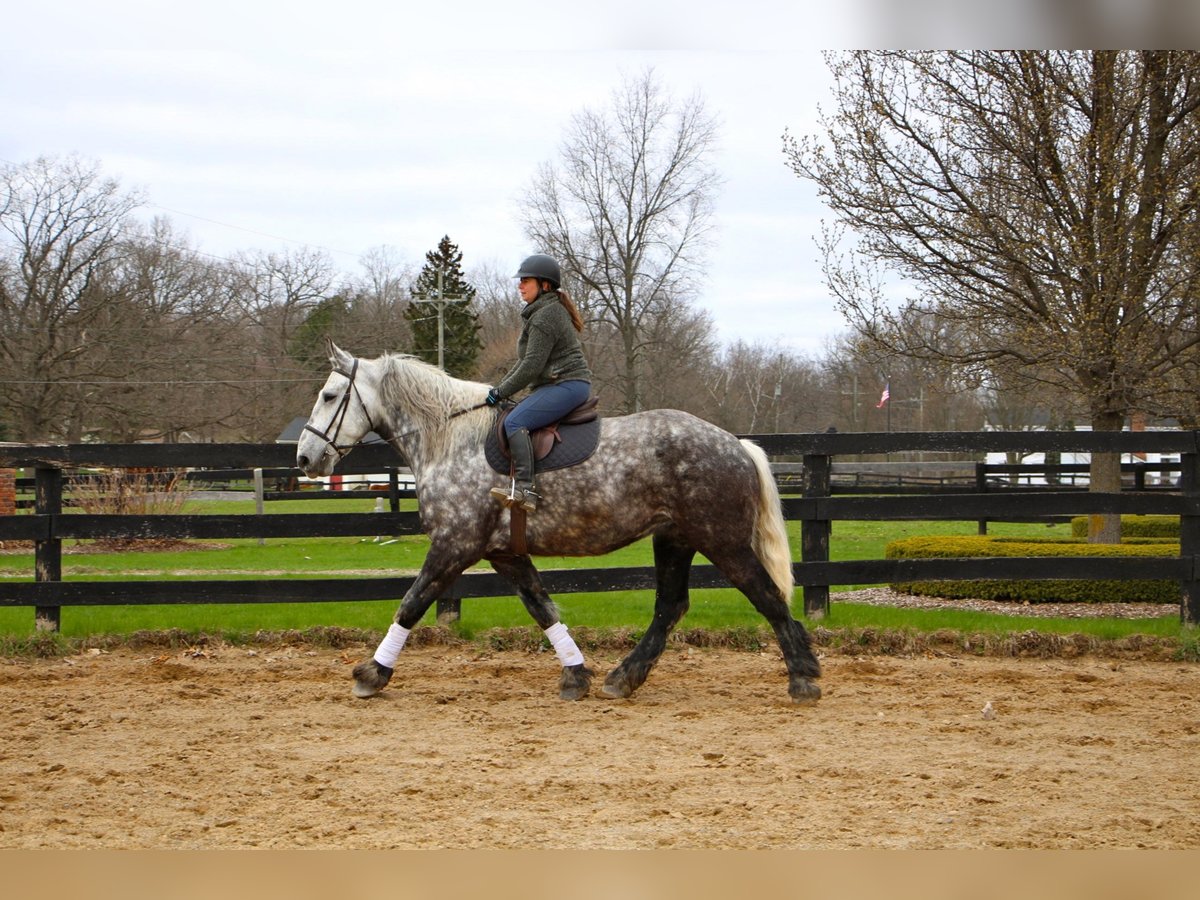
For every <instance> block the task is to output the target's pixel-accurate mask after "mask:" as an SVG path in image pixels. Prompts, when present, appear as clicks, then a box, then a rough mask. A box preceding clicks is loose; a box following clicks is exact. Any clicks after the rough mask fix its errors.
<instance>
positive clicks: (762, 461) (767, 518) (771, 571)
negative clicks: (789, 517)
mask: <svg viewBox="0 0 1200 900" xmlns="http://www.w3.org/2000/svg"><path fill="white" fill-rule="evenodd" d="M742 448H743V449H744V450H745V451H746V455H747V456H749V457H750V459H751V460H753V462H754V468H755V469H756V470H757V471H758V510H757V513H758V514H757V515H756V516H755V517H754V542H753V547H754V554H755V555H756V556H757V557H758V560H759V562H761V563H762V564H763V567H764V568H765V569H766V570H767V574H768V575H770V576H771V580H772V581H774V582H775V585H776V587H778V588H779V593H780V594H782V595H783V600H784V602H785V603H788V604H791V602H792V592H793V591H794V590H795V588H796V579H795V577H794V576H793V575H792V550H791V548H790V547H789V546H788V536H787V527H786V526H785V525H784V521H783V510H782V509H781V508H780V505H779V490H778V489H777V488H776V487H775V477H774V476H773V475H772V474H771V463H770V461H769V460H768V459H767V454H766V453H764V452H763V449H762V447H760V446H758V444H755V443H753V442H752V441H742Z"/></svg>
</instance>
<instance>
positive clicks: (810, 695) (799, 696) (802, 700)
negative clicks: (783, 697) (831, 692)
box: [788, 678, 821, 706]
mask: <svg viewBox="0 0 1200 900" xmlns="http://www.w3.org/2000/svg"><path fill="white" fill-rule="evenodd" d="M788 694H789V695H791V698H792V702H793V703H795V704H796V705H797V706H803V705H805V704H808V703H816V702H817V701H818V700H820V699H821V688H820V687H818V686H817V683H816V682H814V681H810V680H809V679H807V678H797V679H796V680H795V681H793V682H792V683H791V684H790V685H789V686H788Z"/></svg>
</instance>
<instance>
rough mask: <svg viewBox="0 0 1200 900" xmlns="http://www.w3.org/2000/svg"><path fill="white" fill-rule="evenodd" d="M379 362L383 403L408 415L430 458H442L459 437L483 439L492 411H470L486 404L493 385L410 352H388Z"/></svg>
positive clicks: (410, 425) (411, 425)
mask: <svg viewBox="0 0 1200 900" xmlns="http://www.w3.org/2000/svg"><path fill="white" fill-rule="evenodd" d="M377 362H378V364H379V367H380V377H379V393H380V397H381V399H382V400H383V402H384V404H385V405H386V406H387V408H388V409H393V410H401V411H402V412H403V414H404V416H405V417H407V418H408V419H409V420H410V423H409V427H411V428H416V429H418V430H419V431H420V432H421V434H422V442H423V444H424V446H425V447H426V449H427V450H429V451H430V453H432V454H433V455H435V456H439V455H441V454H442V453H443V452H445V451H446V449H447V448H448V447H449V446H450V444H451V443H454V441H452V440H451V438H452V437H455V436H458V437H461V438H466V439H470V438H475V437H478V439H479V440H480V441H482V440H483V437H484V436H485V435H486V433H487V429H488V423H489V422H490V421H491V417H490V416H489V415H487V410H486V409H480V410H475V411H473V412H467V413H465V414H464V410H469V409H471V407H473V406H475V405H476V404H479V403H482V402H483V395H484V394H485V393H487V390H486V389H487V385H485V384H481V383H479V382H475V381H464V380H463V379H461V378H454V377H453V376H451V375H447V374H446V373H445V372H443V371H442V370H441V369H439V368H438V367H437V366H434V365H430V364H429V363H427V362H425V361H424V360H422V359H418V358H417V357H415V356H410V355H409V354H407V353H385V354H384V355H383V356H381V357H379V359H378V360H377Z"/></svg>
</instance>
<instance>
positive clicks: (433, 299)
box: [413, 269, 471, 372]
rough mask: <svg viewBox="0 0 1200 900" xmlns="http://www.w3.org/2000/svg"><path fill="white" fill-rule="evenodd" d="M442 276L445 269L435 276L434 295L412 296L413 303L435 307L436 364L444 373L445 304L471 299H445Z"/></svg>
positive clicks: (464, 301)
mask: <svg viewBox="0 0 1200 900" xmlns="http://www.w3.org/2000/svg"><path fill="white" fill-rule="evenodd" d="M444 276H445V269H439V270H438V276H437V291H436V292H435V293H433V294H415V295H414V296H413V302H414V303H432V304H434V305H435V306H437V317H438V363H437V364H438V368H439V369H441V370H442V371H443V372H444V371H446V356H445V345H446V320H445V312H446V304H447V303H466V302H467V301H468V300H470V299H471V298H470V297H453V296H452V297H447V296H446V292H445V291H444V290H443V287H442V285H443V280H442V279H443V277H444Z"/></svg>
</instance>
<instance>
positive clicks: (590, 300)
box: [523, 71, 718, 412]
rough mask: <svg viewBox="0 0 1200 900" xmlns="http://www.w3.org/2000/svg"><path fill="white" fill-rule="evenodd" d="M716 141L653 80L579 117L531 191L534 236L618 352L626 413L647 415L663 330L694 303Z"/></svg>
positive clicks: (708, 124)
mask: <svg viewBox="0 0 1200 900" xmlns="http://www.w3.org/2000/svg"><path fill="white" fill-rule="evenodd" d="M716 134H717V126H716V123H715V122H714V120H713V119H712V118H711V117H710V116H709V115H708V113H707V112H706V111H705V108H704V104H703V101H702V100H701V99H700V97H699V96H693V97H691V98H689V99H687V100H684V101H682V102H675V101H673V100H672V99H671V98H670V97H669V96H667V95H666V94H665V92H664V90H663V89H662V88H661V86H660V85H659V83H658V81H657V80H656V79H655V77H654V73H653V72H652V71H647V72H645V73H644V74H643V75H642V76H641V77H639V78H636V79H631V80H627V81H626V82H625V83H624V84H623V86H622V87H621V88H620V89H619V90H618V91H617V92H616V93H615V94H614V96H613V103H612V107H611V109H609V110H607V111H599V112H597V111H592V110H584V111H583V112H581V113H579V114H577V115H576V116H574V117H573V119H572V120H571V124H570V126H569V128H568V131H567V135H566V138H565V141H564V143H563V145H562V149H561V151H560V154H559V158H558V160H557V161H556V162H547V163H545V164H543V165H542V166H541V167H540V169H539V171H538V174H537V176H536V177H535V179H534V181H533V184H532V185H531V187H530V188H529V190H528V191H527V192H526V197H525V203H524V205H523V210H524V212H523V217H524V227H525V231H526V233H527V234H528V236H529V237H530V238H531V239H532V240H533V242H534V244H535V245H536V246H537V247H538V248H540V249H541V250H543V251H544V252H546V253H549V254H551V255H552V256H555V257H556V258H557V259H558V260H559V261H560V263H561V264H562V265H563V268H564V277H565V278H566V279H567V281H568V283H569V285H570V287H571V288H572V289H573V290H574V299H575V301H576V303H577V304H578V305H579V307H580V310H581V311H582V312H583V314H584V317H585V319H586V320H587V322H588V330H589V332H590V331H591V330H592V329H593V328H595V329H597V330H599V331H600V332H601V333H600V334H599V335H598V337H599V339H600V341H601V342H603V343H605V344H608V336H607V335H605V334H604V333H603V332H604V331H605V330H608V331H610V332H611V334H612V336H613V337H614V338H615V339H616V341H617V343H616V344H615V349H617V350H618V352H619V359H618V369H617V377H618V380H619V384H618V386H619V388H620V391H621V394H622V395H623V405H624V408H625V410H626V411H627V412H634V411H637V410H639V409H641V408H643V406H644V404H645V397H644V394H645V386H644V378H645V362H646V358H647V356H648V354H649V353H651V352H661V353H668V352H670V346H671V345H670V343H669V337H670V331H669V329H659V328H657V327H656V322H658V321H659V320H660V319H662V318H663V317H664V316H668V315H670V312H671V310H672V309H673V308H674V307H676V306H679V305H686V304H688V303H689V302H690V300H691V298H692V297H693V296H694V294H695V291H696V286H697V280H698V278H699V277H700V275H701V274H702V273H703V269H704V266H703V263H704V257H703V251H704V249H705V248H706V246H707V240H708V237H709V231H710V228H711V217H712V201H713V196H714V193H715V191H716V188H717V185H718V177H717V174H716V172H715V171H714V170H713V168H712V167H711V165H710V162H709V157H710V155H711V153H712V150H713V145H714V142H715V140H716ZM609 346H614V345H611V344H609ZM590 359H591V357H590V356H589V361H590Z"/></svg>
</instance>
